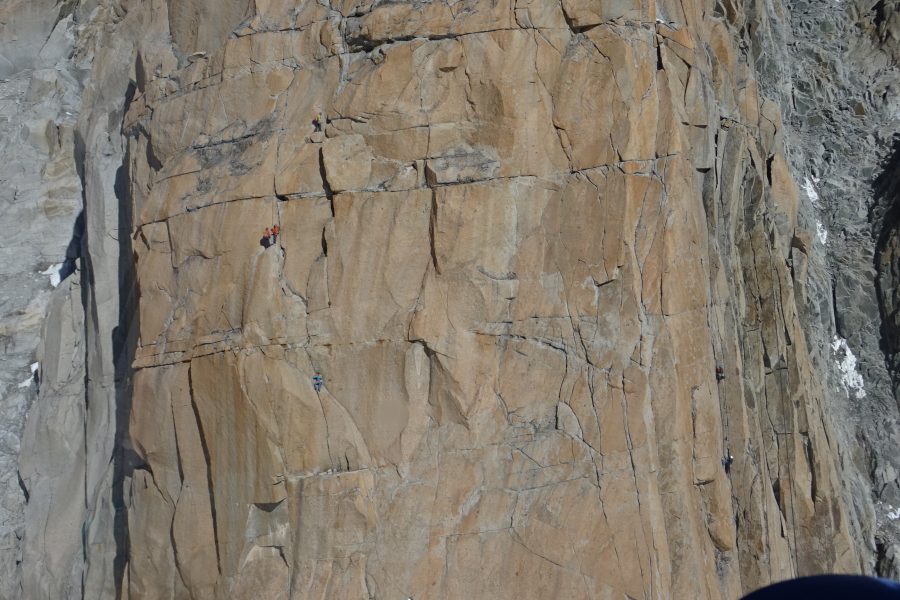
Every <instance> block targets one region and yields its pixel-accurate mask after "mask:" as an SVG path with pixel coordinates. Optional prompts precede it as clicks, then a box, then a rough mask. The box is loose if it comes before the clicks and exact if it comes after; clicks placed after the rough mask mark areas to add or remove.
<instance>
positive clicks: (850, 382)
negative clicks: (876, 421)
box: [831, 335, 866, 399]
mask: <svg viewBox="0 0 900 600" xmlns="http://www.w3.org/2000/svg"><path fill="white" fill-rule="evenodd" d="M831 351H832V352H834V354H835V358H836V364H837V368H838V371H840V372H841V384H842V385H843V386H844V388H845V389H846V390H847V392H848V393H849V392H851V391H853V392H854V394H855V396H856V398H857V399H860V398H865V397H866V390H865V387H864V385H863V376H862V374H861V373H860V372H859V371H857V370H856V355H854V354H853V351H852V350H850V347H849V346H848V345H847V340H845V339H844V338H842V337H840V336H839V335H835V336H834V338H833V339H832V340H831Z"/></svg>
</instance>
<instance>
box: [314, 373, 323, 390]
mask: <svg viewBox="0 0 900 600" xmlns="http://www.w3.org/2000/svg"><path fill="white" fill-rule="evenodd" d="M312 381H313V388H315V390H316V392H319V391H321V390H322V386H324V385H325V380H323V379H322V376H321V375H319V374H318V373H316V374H315V375H313V378H312Z"/></svg>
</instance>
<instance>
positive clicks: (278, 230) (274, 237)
mask: <svg viewBox="0 0 900 600" xmlns="http://www.w3.org/2000/svg"><path fill="white" fill-rule="evenodd" d="M279 233H281V228H280V227H279V226H278V225H272V243H273V244H274V243H275V242H277V241H278V234H279Z"/></svg>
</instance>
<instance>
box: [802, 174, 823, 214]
mask: <svg viewBox="0 0 900 600" xmlns="http://www.w3.org/2000/svg"><path fill="white" fill-rule="evenodd" d="M803 191H804V192H806V196H807V197H808V198H809V200H810V202H812V205H813V206H815V207H816V208H818V207H819V193H818V192H817V191H816V187H815V186H814V185H813V182H812V181H810V179H809V177H807V178H806V179H804V180H803Z"/></svg>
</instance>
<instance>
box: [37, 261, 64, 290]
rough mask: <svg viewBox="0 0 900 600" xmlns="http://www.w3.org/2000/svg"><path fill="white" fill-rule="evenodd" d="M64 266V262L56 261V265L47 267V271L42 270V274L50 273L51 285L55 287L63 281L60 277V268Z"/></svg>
mask: <svg viewBox="0 0 900 600" xmlns="http://www.w3.org/2000/svg"><path fill="white" fill-rule="evenodd" d="M62 267H63V263H56V264H55V265H50V266H49V267H47V270H46V271H41V275H49V276H50V285H52V286H53V287H57V286H58V285H59V282H60V281H62V278H61V277H60V274H59V272H60V270H61V269H62Z"/></svg>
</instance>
